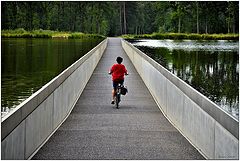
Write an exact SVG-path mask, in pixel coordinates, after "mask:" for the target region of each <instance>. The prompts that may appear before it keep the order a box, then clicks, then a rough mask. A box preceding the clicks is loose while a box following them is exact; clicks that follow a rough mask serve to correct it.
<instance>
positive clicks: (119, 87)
mask: <svg viewBox="0 0 240 161" xmlns="http://www.w3.org/2000/svg"><path fill="white" fill-rule="evenodd" d="M121 86H122V85H121V84H120V83H118V86H117V89H116V94H115V105H116V108H119V102H120V101H121Z"/></svg>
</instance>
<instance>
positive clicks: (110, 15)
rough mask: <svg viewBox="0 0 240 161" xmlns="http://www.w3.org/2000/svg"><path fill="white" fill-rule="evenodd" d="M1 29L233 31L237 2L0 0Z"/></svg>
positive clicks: (111, 33) (110, 32)
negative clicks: (0, 0)
mask: <svg viewBox="0 0 240 161" xmlns="http://www.w3.org/2000/svg"><path fill="white" fill-rule="evenodd" d="M1 23H2V25H1V28H2V30H14V29H19V28H21V29H24V30H27V31H32V30H39V29H42V30H52V31H69V32H82V33H88V34H100V35H105V36H119V35H123V34H135V35H138V34H151V33H199V34H220V33H222V34H227V33H239V2H238V1H186V2H185V1H96V2H94V1H79V2H78V1H2V2H1Z"/></svg>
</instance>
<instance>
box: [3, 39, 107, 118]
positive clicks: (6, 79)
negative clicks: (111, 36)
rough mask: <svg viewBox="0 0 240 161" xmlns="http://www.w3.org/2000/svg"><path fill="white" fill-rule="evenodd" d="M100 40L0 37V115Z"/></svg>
mask: <svg viewBox="0 0 240 161" xmlns="http://www.w3.org/2000/svg"><path fill="white" fill-rule="evenodd" d="M102 40H103V39H96V38H95V39H93V38H84V39H23V38H18V39H15V38H2V39H1V53H2V57H1V68H2V75H1V113H2V117H3V116H4V114H6V113H8V112H9V111H10V110H11V109H12V108H15V107H16V106H17V105H19V104H20V103H21V102H23V101H24V100H25V99H27V98H28V97H29V96H31V95H32V94H33V93H34V92H36V91H37V90H39V89H40V88H41V87H42V86H44V85H45V84H46V83H48V82H49V81H50V80H51V79H53V78H54V77H56V76H57V75H58V74H60V73H61V72H62V71H63V70H64V69H66V68H67V67H69V66H70V65H71V64H73V63H74V62H75V61H77V60H78V59H79V58H81V57H82V56H83V55H84V54H86V53H87V52H88V51H90V50H91V49H92V48H94V47H95V46H96V45H97V44H99V43H100V42H101V41H102Z"/></svg>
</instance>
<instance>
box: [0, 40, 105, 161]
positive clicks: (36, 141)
mask: <svg viewBox="0 0 240 161" xmlns="http://www.w3.org/2000/svg"><path fill="white" fill-rule="evenodd" d="M106 45H107V39H105V40H103V41H102V42H101V43H100V44H99V45H97V46H96V47H95V48H93V49H92V50H91V51H89V52H88V53H87V54H85V55H84V56H83V57H81V58H80V59H79V60H78V61H76V62H75V63H74V64H72V65H71V66H70V67H68V68H67V69H66V70H64V71H63V72H62V73H61V74H59V75H58V76H57V77H55V78H54V79H52V80H51V81H50V82H49V83H47V84H46V85H45V86H43V87H42V88H41V89H40V90H38V91H37V92H36V93H34V94H33V95H32V96H31V97H29V98H28V99H27V100H25V101H24V102H23V103H21V104H20V105H19V106H17V107H16V108H15V109H14V110H13V111H12V112H10V113H9V114H8V115H6V116H5V117H4V118H2V122H1V139H2V143H1V159H21V160H23V159H29V158H31V157H32V156H33V154H34V153H35V152H36V151H37V150H39V148H40V147H41V146H42V145H43V144H44V143H45V142H46V141H47V140H48V138H49V137H50V136H51V135H52V134H53V133H54V132H55V131H56V129H57V128H58V127H59V126H60V125H61V124H62V123H63V121H64V120H65V119H66V118H67V116H68V115H69V114H70V112H71V111H72V109H73V107H74V105H75V104H76V101H77V100H78V98H79V97H80V95H81V93H82V91H83V89H84V87H85V86H86V84H87V82H88V80H89V79H90V77H91V75H92V73H93V71H94V69H95V67H96V66H97V64H98V62H99V60H100V58H101V57H102V54H103V52H104V50H105V48H106Z"/></svg>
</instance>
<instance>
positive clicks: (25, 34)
mask: <svg viewBox="0 0 240 161" xmlns="http://www.w3.org/2000/svg"><path fill="white" fill-rule="evenodd" d="M1 34H2V37H3V38H72V39H81V38H87V37H93V38H104V36H102V35H98V34H84V33H80V32H73V33H71V32H58V31H51V30H42V29H40V30H33V31H25V30H24V29H22V28H20V29H16V30H2V32H1Z"/></svg>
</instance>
